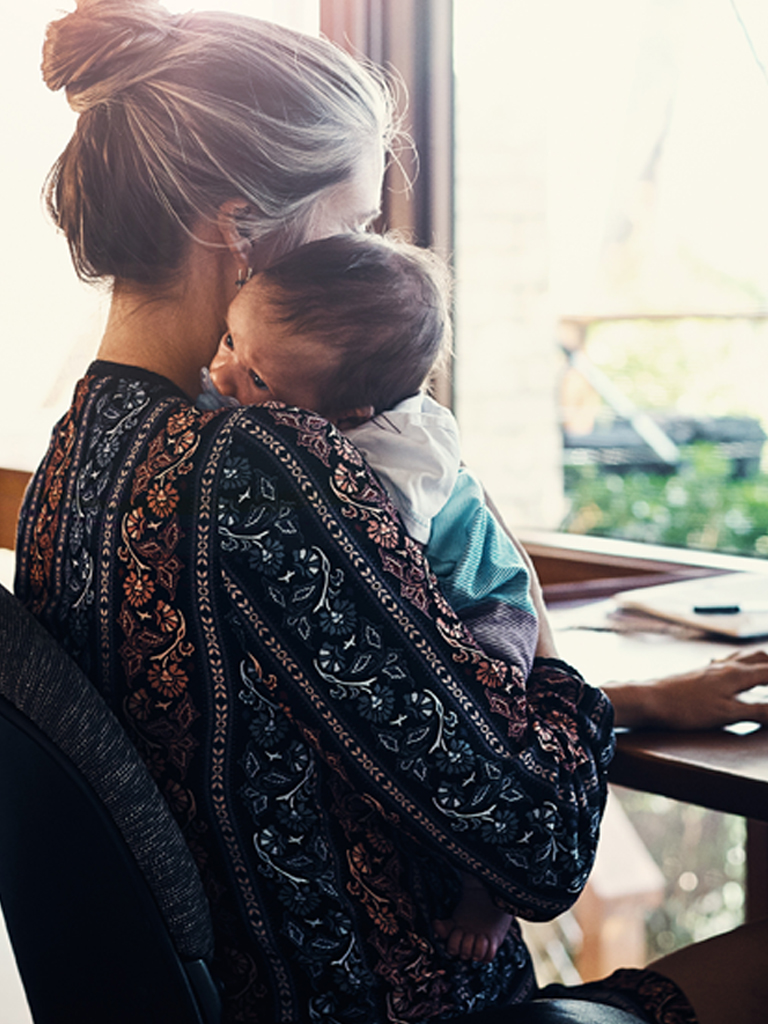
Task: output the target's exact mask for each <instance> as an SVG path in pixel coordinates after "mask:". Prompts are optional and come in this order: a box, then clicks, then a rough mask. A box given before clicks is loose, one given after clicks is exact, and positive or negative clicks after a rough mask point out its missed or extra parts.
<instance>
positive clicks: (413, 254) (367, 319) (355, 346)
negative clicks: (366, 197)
mask: <svg viewBox="0 0 768 1024" xmlns="http://www.w3.org/2000/svg"><path fill="white" fill-rule="evenodd" d="M260 278H261V280H262V282H263V284H264V285H266V287H267V289H268V296H269V302H270V305H271V306H272V307H273V309H274V310H275V311H276V312H277V319H278V320H279V322H280V323H283V324H286V325H288V326H289V327H290V329H291V330H292V331H294V332H295V333H297V334H303V335H309V336H311V337H312V338H313V340H315V341H317V342H319V343H321V344H324V345H327V346H328V349H329V350H330V351H331V352H333V353H334V354H335V355H336V357H337V358H336V359H334V360H329V369H328V375H327V379H326V380H325V381H322V382H318V384H319V385H320V389H321V392H322V394H323V405H324V408H323V409H322V410H318V411H319V412H324V413H326V414H327V415H330V414H331V413H332V412H337V411H341V410H346V409H352V408H357V407H360V406H366V405H371V406H373V408H374V410H375V412H376V413H380V412H383V411H384V410H385V409H391V408H392V406H394V405H396V404H397V403H398V402H399V401H401V400H402V399H403V398H407V397H408V396H409V395H413V394H415V393H416V392H417V391H418V390H419V388H420V387H421V386H422V384H423V383H424V381H425V380H426V378H427V376H428V374H429V372H430V370H431V369H432V368H433V366H434V365H435V363H436V362H437V361H438V360H439V358H440V356H441V354H442V353H443V352H444V351H445V349H446V347H447V345H448V344H449V338H450V319H449V311H448V310H449V294H450V288H449V274H448V270H447V268H446V266H445V264H444V263H443V262H442V261H441V260H440V259H439V258H438V257H437V256H436V255H435V254H434V253H432V252H430V251H429V250H427V249H420V248H417V247H416V246H414V245H408V244H406V243H405V242H400V241H396V240H394V239H392V238H390V237H386V238H383V237H381V236H380V235H364V234H344V235H332V236H331V237H330V238H323V239H320V240H318V241H316V242H308V243H307V244H306V245H302V246H300V247H299V248H297V249H294V250H293V251H292V252H290V253H288V254H287V255H286V256H283V257H282V258H281V259H280V260H278V261H277V262H275V263H273V264H272V265H271V266H269V267H267V268H266V269H265V270H263V271H262V272H261V274H260Z"/></svg>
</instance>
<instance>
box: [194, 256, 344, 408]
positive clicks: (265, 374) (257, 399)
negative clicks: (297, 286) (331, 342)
mask: <svg viewBox="0 0 768 1024" xmlns="http://www.w3.org/2000/svg"><path fill="white" fill-rule="evenodd" d="M227 326H228V330H227V332H226V333H225V334H224V336H223V337H222V339H221V341H220V342H219V347H218V349H217V351H216V354H215V356H214V357H213V360H212V362H211V365H210V373H211V377H212V379H213V382H214V384H215V385H216V387H217V388H218V389H219V391H220V392H221V393H222V394H224V395H232V396H234V397H235V398H236V399H237V400H238V401H239V402H240V403H241V404H242V405H262V404H263V403H264V402H267V401H269V400H270V399H275V400H277V401H279V402H285V403H286V404H287V405H298V406H300V407H301V408H303V409H313V410H315V411H317V412H321V411H322V400H321V395H320V393H319V391H320V388H319V386H318V383H317V382H318V379H322V373H323V372H324V371H325V370H326V369H327V353H325V352H324V351H323V349H322V346H320V345H319V344H318V343H317V342H313V341H312V339H310V338H306V337H301V336H298V337H297V336H296V335H293V334H291V331H290V326H289V325H286V324H282V323H280V322H279V321H278V319H277V313H276V311H275V309H274V307H273V305H272V304H271V303H270V301H269V294H268V289H267V288H266V287H265V286H264V285H263V283H262V280H261V278H260V277H258V276H257V277H255V278H253V279H252V280H251V281H249V282H248V284H246V285H244V287H243V288H242V289H241V291H240V292H239V293H238V295H237V296H236V298H235V299H234V301H233V302H232V304H231V305H230V307H229V309H228V311H227Z"/></svg>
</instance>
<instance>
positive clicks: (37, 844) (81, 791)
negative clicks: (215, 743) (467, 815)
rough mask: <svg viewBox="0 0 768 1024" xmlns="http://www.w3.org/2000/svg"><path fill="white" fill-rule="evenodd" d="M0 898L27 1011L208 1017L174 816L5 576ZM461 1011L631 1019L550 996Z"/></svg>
mask: <svg viewBox="0 0 768 1024" xmlns="http://www.w3.org/2000/svg"><path fill="white" fill-rule="evenodd" d="M0 903H2V908H3V913H4V914H5V919H6V924H7V927H8V933H9V935H10V939H11V945H12V946H13V950H14V954H15V956H16V961H17V964H18V967H19V973H20V975H21V979H22V982H23V985H24V989H25V991H26V994H27V1000H28V1002H29V1005H30V1009H31V1011H32V1016H33V1018H34V1020H35V1024H70V1022H72V1024H75V1022H76V1024H218V1021H219V1020H220V1016H221V1005H220V999H219V994H218V990H217V987H216V985H215V982H214V981H213V978H212V976H211V973H210V971H209V968H208V962H209V960H210V955H211V951H212V949H213V932H212V928H211V921H210V914H209V910H208V905H207V902H206V899H205V895H204V893H203V890H202V885H201V882H200V877H199V875H198V872H197V868H196V866H195V863H194V861H193V860H192V856H191V854H190V852H189V849H188V847H187V845H186V843H185V841H184V838H183V836H182V835H181V832H180V830H179V828H178V825H177V824H176V821H175V820H174V818H173V816H172V815H171V813H170V811H169V809H168V807H167V805H166V803H165V801H164V800H163V798H162V796H161V795H160V793H159V791H158V789H157V787H156V786H155V783H154V781H153V780H152V778H151V777H150V775H149V773H148V772H147V769H146V767H145V765H144V763H143V762H142V760H141V758H140V757H139V755H138V753H137V752H136V750H135V748H134V747H133V745H132V744H131V742H130V741H129V740H128V737H127V736H126V734H125V732H124V731H123V728H122V726H121V725H120V724H119V723H118V721H117V719H115V717H114V716H113V715H112V713H111V711H110V710H109V709H108V708H107V706H106V704H105V703H104V701H103V700H102V698H101V696H100V695H99V694H98V693H97V692H96V690H95V689H94V687H93V686H92V685H91V683H90V682H89V681H88V680H87V679H86V677H85V676H84V675H83V673H82V672H81V671H80V669H79V668H78V667H77V666H76V665H75V664H74V662H73V661H71V659H70V658H69V657H68V656H67V655H66V654H65V653H64V651H63V650H62V649H61V648H60V647H59V646H58V644H57V643H56V642H55V641H54V640H53V639H52V638H51V637H50V636H49V634H48V633H47V632H46V630H45V629H44V628H43V627H42V626H41V625H40V624H39V623H38V622H37V621H36V620H35V619H34V618H33V617H32V616H31V615H30V614H29V613H28V612H27V611H26V610H25V609H24V608H23V607H22V605H21V604H20V603H19V602H18V601H17V600H16V598H14V597H13V596H12V595H11V594H9V593H8V591H7V590H6V589H5V588H4V587H2V586H1V585H0ZM458 1021H459V1019H458V1018H457V1024H458ZM461 1022H462V1024H637V1018H635V1017H632V1016H630V1015H629V1014H626V1013H625V1012H624V1011H623V1010H619V1009H614V1008H613V1007H608V1006H602V1005H599V1004H594V1003H587V1002H584V1001H580V1000H570V999H554V1000H540V1001H533V1002H530V1003H526V1004H524V1005H522V1006H518V1007H514V1008H511V1007H510V1008H503V1009H502V1008H500V1009H493V1010H486V1011H484V1012H482V1013H479V1014H474V1015H472V1016H469V1017H464V1018H461ZM265 1024H267V1022H265Z"/></svg>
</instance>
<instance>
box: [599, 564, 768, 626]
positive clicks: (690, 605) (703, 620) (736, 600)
mask: <svg viewBox="0 0 768 1024" xmlns="http://www.w3.org/2000/svg"><path fill="white" fill-rule="evenodd" d="M615 600H616V603H617V605H618V606H619V607H620V608H623V609H628V610H630V611H640V612H645V613H646V614H648V615H654V616H657V617H658V618H660V619H665V620H668V621H670V622H676V623H681V624H682V625H684V626H688V627H691V628H693V629H698V630H705V631H706V632H708V633H715V634H718V635H720V636H726V637H731V638H733V639H736V640H746V639H750V638H753V637H762V636H768V574H763V573H748V572H735V573H728V574H727V575H723V576H708V577H705V578H703V579H695V580H684V581H682V582H680V583H664V584H662V585H661V586H658V587H641V588H639V589H637V590H626V591H624V593H622V594H617V595H616V597H615ZM729 607H730V608H734V609H737V611H734V612H731V613H718V612H715V611H714V609H716V608H729ZM696 608H712V609H713V611H712V612H706V613H705V612H697V611H695V609H696Z"/></svg>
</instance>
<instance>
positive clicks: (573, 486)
mask: <svg viewBox="0 0 768 1024" xmlns="http://www.w3.org/2000/svg"><path fill="white" fill-rule="evenodd" d="M682 454H683V464H682V466H681V468H680V469H679V470H678V472H676V473H675V474H674V475H672V476H664V475H661V474H658V475H657V474H650V473H639V472H627V473H621V474H619V473H615V472H611V471H610V470H607V469H606V468H605V467H599V466H595V465H587V466H579V467H576V466H567V467H566V469H565V490H566V495H567V497H568V499H569V501H570V505H571V508H570V511H569V513H568V516H567V517H566V519H565V521H564V523H563V527H562V528H563V529H564V530H567V531H568V532H570V533H582V534H592V535H594V536H598V537H617V538H621V539H624V540H635V541H644V542H646V543H651V544H669V545H672V546H677V547H689V548H698V549H700V550H705V551H724V552H729V553H733V554H743V555H753V556H754V555H757V556H759V557H762V558H768V474H766V473H759V474H758V475H757V476H754V477H750V478H748V479H744V480H734V479H732V478H731V463H730V461H729V460H728V459H727V458H725V457H724V456H723V455H722V454H721V453H720V452H719V451H718V449H717V446H716V445H712V444H703V443H699V444H694V445H690V446H688V447H687V448H684V449H683V450H682Z"/></svg>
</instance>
